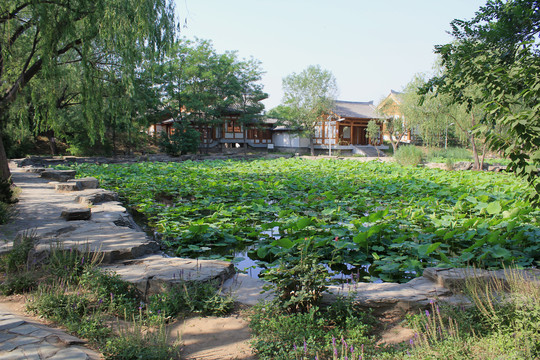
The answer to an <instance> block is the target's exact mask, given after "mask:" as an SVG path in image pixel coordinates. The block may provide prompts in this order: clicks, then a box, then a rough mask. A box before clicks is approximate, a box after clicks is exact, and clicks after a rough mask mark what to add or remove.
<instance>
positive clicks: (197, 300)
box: [148, 282, 234, 318]
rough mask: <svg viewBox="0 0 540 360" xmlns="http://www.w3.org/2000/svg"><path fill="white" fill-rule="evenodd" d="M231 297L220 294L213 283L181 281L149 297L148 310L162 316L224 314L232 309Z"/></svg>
mask: <svg viewBox="0 0 540 360" xmlns="http://www.w3.org/2000/svg"><path fill="white" fill-rule="evenodd" d="M233 305H234V301H233V299H232V298H231V297H228V296H222V295H221V294H220V293H219V292H218V291H217V286H216V284H215V283H212V282H207V283H202V284H201V283H187V282H186V283H182V284H179V285H176V286H173V287H171V288H169V289H168V290H167V291H164V292H162V293H160V294H156V295H152V296H150V298H149V302H148V310H149V311H151V312H152V313H153V314H161V315H163V316H164V317H166V318H168V317H174V316H177V315H179V314H190V313H198V314H201V315H226V314H228V313H230V312H231V311H232V309H233Z"/></svg>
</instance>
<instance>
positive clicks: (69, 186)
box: [54, 181, 82, 191]
mask: <svg viewBox="0 0 540 360" xmlns="http://www.w3.org/2000/svg"><path fill="white" fill-rule="evenodd" d="M54 189H55V190H56V191H80V190H82V189H81V187H80V185H79V183H77V182H69V181H68V182H65V183H60V184H55V186H54Z"/></svg>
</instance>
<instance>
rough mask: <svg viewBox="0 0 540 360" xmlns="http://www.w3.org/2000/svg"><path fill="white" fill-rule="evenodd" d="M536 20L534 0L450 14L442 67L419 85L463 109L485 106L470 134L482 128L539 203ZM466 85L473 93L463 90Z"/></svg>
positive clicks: (539, 29) (490, 3) (514, 0)
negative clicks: (465, 15) (462, 15)
mask: <svg viewBox="0 0 540 360" xmlns="http://www.w3.org/2000/svg"><path fill="white" fill-rule="evenodd" d="M539 24H540V18H539V16H538V2H537V1H536V0H510V1H505V2H503V1H495V0H490V1H488V2H487V4H486V5H485V6H484V7H481V8H480V10H479V11H478V12H476V14H475V16H474V18H473V19H471V20H468V21H464V20H454V21H453V22H452V23H451V26H452V35H453V36H454V40H453V41H452V42H451V43H449V44H445V45H440V46H437V47H436V52H437V53H439V54H440V55H441V59H442V66H443V68H444V73H443V74H442V75H440V76H436V77H434V78H433V79H431V80H430V82H429V83H428V86H427V87H426V88H425V89H424V92H427V91H428V89H434V90H436V91H437V92H439V93H443V94H448V95H449V96H450V97H451V100H452V102H453V103H456V104H460V105H462V106H465V107H467V109H471V108H473V107H475V106H481V107H483V108H484V109H485V114H486V116H484V117H483V119H482V124H481V125H480V126H477V127H476V129H475V131H474V132H473V133H472V134H473V135H472V136H474V135H475V134H479V133H483V134H487V140H488V141H489V144H490V145H491V146H492V148H494V149H497V150H499V151H501V152H503V153H504V154H505V157H508V158H510V159H511V163H510V166H509V167H510V168H511V169H512V170H513V171H514V172H515V173H516V174H517V175H518V176H520V177H522V178H524V179H526V180H527V182H528V183H529V187H530V195H529V196H530V199H531V200H532V202H533V204H539V203H540V177H538V167H539V166H540V127H538V117H539V115H540V113H539V112H540V108H539V107H538V98H539V96H540V80H539V78H538V73H539V71H540V56H539V52H538V50H539V43H538V41H537V36H538V33H539V32H540V26H539ZM469 86H474V87H476V89H477V90H478V94H477V96H474V97H470V96H469V95H468V92H467V88H468V87H469ZM498 128H499V129H498ZM500 128H502V131H500V130H501V129H500Z"/></svg>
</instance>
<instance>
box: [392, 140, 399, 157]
mask: <svg viewBox="0 0 540 360" xmlns="http://www.w3.org/2000/svg"><path fill="white" fill-rule="evenodd" d="M390 143H391V144H392V150H393V151H394V154H395V153H396V151H397V149H398V143H397V142H395V141H393V140H392V141H390Z"/></svg>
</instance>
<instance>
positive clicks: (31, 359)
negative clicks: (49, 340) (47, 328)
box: [19, 343, 41, 360]
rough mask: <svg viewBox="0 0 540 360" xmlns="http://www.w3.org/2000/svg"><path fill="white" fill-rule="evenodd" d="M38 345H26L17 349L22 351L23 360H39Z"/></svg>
mask: <svg viewBox="0 0 540 360" xmlns="http://www.w3.org/2000/svg"><path fill="white" fill-rule="evenodd" d="M39 348H40V346H39V344H37V343H36V344H28V345H24V346H21V347H20V348H19V349H20V350H22V352H23V354H24V359H27V360H41V354H40V351H39Z"/></svg>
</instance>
